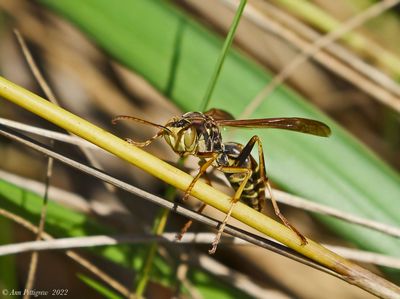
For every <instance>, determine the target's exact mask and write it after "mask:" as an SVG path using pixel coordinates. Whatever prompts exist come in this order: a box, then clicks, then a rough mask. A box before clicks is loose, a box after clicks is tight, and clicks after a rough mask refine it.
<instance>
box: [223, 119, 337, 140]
mask: <svg viewBox="0 0 400 299" xmlns="http://www.w3.org/2000/svg"><path fill="white" fill-rule="evenodd" d="M216 121H217V123H218V125H220V126H227V127H241V128H273V129H284V130H291V131H297V132H301V133H306V134H312V135H317V136H322V137H328V136H329V135H330V134H331V129H330V128H329V127H328V126H327V125H326V124H324V123H322V122H320V121H317V120H313V119H308V118H299V117H277V118H261V119H244V120H230V119H218V120H216Z"/></svg>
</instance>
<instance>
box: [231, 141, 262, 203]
mask: <svg viewBox="0 0 400 299" xmlns="http://www.w3.org/2000/svg"><path fill="white" fill-rule="evenodd" d="M224 147H225V153H226V154H227V156H228V160H229V166H237V167H244V168H248V169H251V171H252V175H251V177H250V178H249V180H248V181H247V183H246V186H245V187H244V190H243V193H242V194H241V197H240V201H242V202H243V203H245V204H246V205H248V206H250V207H251V208H253V209H256V210H257V211H261V210H262V205H263V203H264V200H265V185H264V182H263V181H262V178H261V176H260V171H259V166H258V163H257V162H256V160H255V159H254V158H253V157H252V156H251V155H250V156H249V157H248V158H247V159H246V161H245V162H244V163H243V164H242V165H237V164H238V162H239V161H237V157H238V156H239V154H240V152H241V150H242V149H243V145H241V144H240V143H235V142H229V143H225V144H224ZM225 176H226V178H227V179H228V180H229V182H230V183H231V186H232V187H233V188H234V189H235V190H237V189H238V188H239V186H240V184H241V183H242V182H243V179H244V176H245V175H244V174H242V173H237V174H231V173H225Z"/></svg>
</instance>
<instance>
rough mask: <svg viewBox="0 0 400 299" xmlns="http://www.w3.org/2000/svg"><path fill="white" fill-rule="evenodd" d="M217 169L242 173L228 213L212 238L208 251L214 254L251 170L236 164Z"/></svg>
mask: <svg viewBox="0 0 400 299" xmlns="http://www.w3.org/2000/svg"><path fill="white" fill-rule="evenodd" d="M218 169H219V170H220V171H222V172H224V173H232V174H241V173H242V174H244V177H243V180H242V182H241V183H240V186H239V188H238V189H237V190H236V192H235V194H234V195H233V198H232V200H231V205H230V207H229V210H228V213H226V215H225V218H224V220H223V221H222V223H221V226H220V227H219V229H218V233H217V235H216V236H215V238H214V241H213V242H212V248H211V249H210V250H209V251H208V253H210V254H214V253H215V251H216V250H217V246H218V243H219V241H220V239H221V236H222V233H223V231H224V229H225V226H226V223H227V222H228V219H229V217H230V216H231V214H232V211H233V208H234V206H235V204H236V203H237V202H238V201H239V200H240V197H241V195H242V193H243V189H244V187H245V186H246V184H247V181H248V180H249V178H250V177H251V174H252V171H251V169H249V168H245V167H236V166H220V167H218Z"/></svg>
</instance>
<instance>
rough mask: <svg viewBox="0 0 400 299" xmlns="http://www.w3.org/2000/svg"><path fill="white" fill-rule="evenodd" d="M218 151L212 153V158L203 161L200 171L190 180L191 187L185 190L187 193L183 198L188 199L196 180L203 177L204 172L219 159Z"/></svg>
mask: <svg viewBox="0 0 400 299" xmlns="http://www.w3.org/2000/svg"><path fill="white" fill-rule="evenodd" d="M217 157H218V153H212V154H211V156H210V159H208V160H207V161H206V162H205V163H203V164H202V165H201V166H200V169H199V172H198V173H197V175H196V176H195V177H194V178H193V180H192V181H191V182H190V185H189V187H188V188H187V189H186V191H185V195H183V200H187V199H188V197H189V195H190V193H191V192H192V189H193V187H194V185H195V184H196V182H197V181H198V180H199V179H200V178H201V176H202V175H203V174H205V173H206V171H207V169H208V168H209V167H210V166H211V165H212V164H213V162H214V161H215V160H216V159H217Z"/></svg>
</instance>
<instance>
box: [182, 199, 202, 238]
mask: <svg viewBox="0 0 400 299" xmlns="http://www.w3.org/2000/svg"><path fill="white" fill-rule="evenodd" d="M206 206H207V204H205V203H202V204H201V206H200V208H198V210H197V213H199V214H201V213H202V212H203V211H204V208H205V207H206ZM192 224H193V220H188V221H187V222H186V223H185V225H184V226H183V227H182V229H181V231H180V232H179V233H177V234H176V237H175V239H176V240H178V241H180V240H182V238H183V235H184V234H186V232H187V231H188V230H189V228H190V227H191V226H192Z"/></svg>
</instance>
